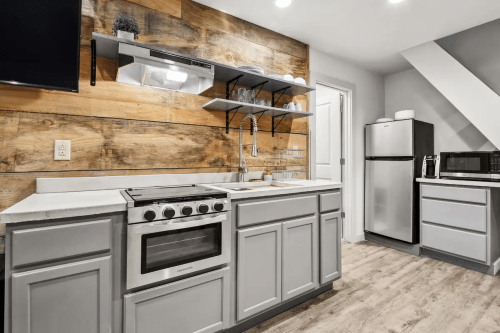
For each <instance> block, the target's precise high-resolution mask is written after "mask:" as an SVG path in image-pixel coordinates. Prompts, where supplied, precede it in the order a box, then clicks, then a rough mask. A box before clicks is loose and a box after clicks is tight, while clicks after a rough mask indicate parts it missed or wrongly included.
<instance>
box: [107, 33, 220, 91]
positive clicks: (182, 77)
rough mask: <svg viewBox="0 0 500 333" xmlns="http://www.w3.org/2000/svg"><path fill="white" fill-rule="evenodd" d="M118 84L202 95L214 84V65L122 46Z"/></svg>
mask: <svg viewBox="0 0 500 333" xmlns="http://www.w3.org/2000/svg"><path fill="white" fill-rule="evenodd" d="M116 81H117V82H122V83H129V84H135V85H139V86H150V87H154V88H160V89H167V90H173V91H179V92H185V93H189V94H194V95H199V94H200V93H202V92H204V91H205V90H207V89H209V88H210V87H212V86H213V84H214V65H212V64H209V63H205V62H201V61H198V60H193V59H189V58H187V57H181V56H179V55H176V54H172V53H165V52H160V51H156V50H152V49H148V48H146V47H139V46H135V45H130V44H125V43H119V45H118V73H117V75H116Z"/></svg>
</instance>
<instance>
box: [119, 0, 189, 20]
mask: <svg viewBox="0 0 500 333" xmlns="http://www.w3.org/2000/svg"><path fill="white" fill-rule="evenodd" d="M127 1H129V2H133V3H135V4H138V5H141V6H144V7H147V8H150V9H154V10H157V11H159V12H162V13H165V14H168V15H172V16H175V17H179V18H180V17H181V11H182V4H181V2H182V1H181V0H127Z"/></svg>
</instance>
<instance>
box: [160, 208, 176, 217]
mask: <svg viewBox="0 0 500 333" xmlns="http://www.w3.org/2000/svg"><path fill="white" fill-rule="evenodd" d="M163 216H165V218H167V219H171V218H172V217H174V216H175V210H174V209H173V208H172V207H170V206H167V207H165V209H164V210H163Z"/></svg>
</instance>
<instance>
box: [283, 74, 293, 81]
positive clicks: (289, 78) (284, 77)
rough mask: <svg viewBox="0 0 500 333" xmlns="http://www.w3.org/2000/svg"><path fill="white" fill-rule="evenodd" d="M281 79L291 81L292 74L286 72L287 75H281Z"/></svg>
mask: <svg viewBox="0 0 500 333" xmlns="http://www.w3.org/2000/svg"><path fill="white" fill-rule="evenodd" d="M283 79H284V80H285V81H290V82H293V76H292V75H290V74H287V75H285V76H283Z"/></svg>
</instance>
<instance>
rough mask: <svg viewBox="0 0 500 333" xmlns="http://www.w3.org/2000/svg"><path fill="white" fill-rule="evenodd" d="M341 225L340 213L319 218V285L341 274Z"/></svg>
mask: <svg viewBox="0 0 500 333" xmlns="http://www.w3.org/2000/svg"><path fill="white" fill-rule="evenodd" d="M341 223H342V219H341V217H340V212H337V213H330V214H323V215H321V218H320V226H319V234H320V237H319V238H320V241H319V243H320V250H319V257H320V283H321V284H325V283H327V282H330V281H333V280H336V279H338V278H339V277H340V276H341V274H342V271H341V265H342V262H341V252H340V251H341V250H340V249H341V238H340V233H341Z"/></svg>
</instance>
